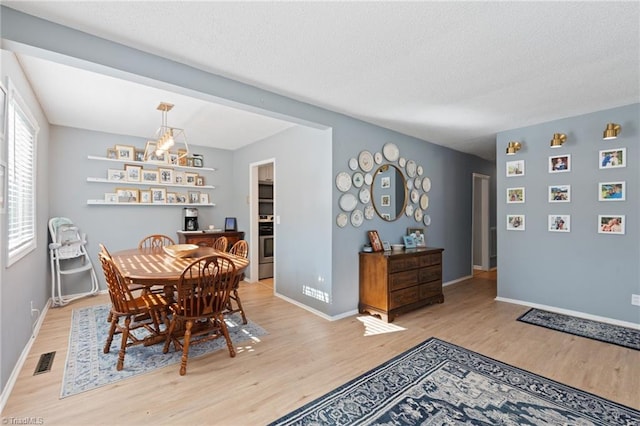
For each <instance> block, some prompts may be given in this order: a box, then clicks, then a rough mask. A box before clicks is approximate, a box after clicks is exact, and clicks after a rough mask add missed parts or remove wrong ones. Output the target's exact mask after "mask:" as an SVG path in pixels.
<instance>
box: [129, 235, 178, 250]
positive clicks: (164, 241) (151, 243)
mask: <svg viewBox="0 0 640 426" xmlns="http://www.w3.org/2000/svg"><path fill="white" fill-rule="evenodd" d="M174 244H175V241H173V239H172V238H171V237H168V236H166V235H162V234H153V235H148V236H146V237H144V238H143V239H142V240H141V241H140V243H138V248H139V249H142V248H156V247H164V246H172V245H174Z"/></svg>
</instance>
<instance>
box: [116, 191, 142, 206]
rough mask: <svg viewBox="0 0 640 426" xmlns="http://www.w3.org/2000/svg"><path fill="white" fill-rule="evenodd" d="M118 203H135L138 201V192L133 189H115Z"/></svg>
mask: <svg viewBox="0 0 640 426" xmlns="http://www.w3.org/2000/svg"><path fill="white" fill-rule="evenodd" d="M116 197H117V198H118V203H137V202H138V200H139V199H140V192H139V191H138V190H137V189H134V188H116Z"/></svg>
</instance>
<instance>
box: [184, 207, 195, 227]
mask: <svg viewBox="0 0 640 426" xmlns="http://www.w3.org/2000/svg"><path fill="white" fill-rule="evenodd" d="M182 230H183V231H197V230H198V209H196V208H193V207H185V208H184V228H183V229H182Z"/></svg>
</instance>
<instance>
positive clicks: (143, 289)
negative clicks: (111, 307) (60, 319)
mask: <svg viewBox="0 0 640 426" xmlns="http://www.w3.org/2000/svg"><path fill="white" fill-rule="evenodd" d="M98 246H99V247H100V251H99V252H98V256H104V257H106V258H107V259H109V260H113V258H112V257H111V253H109V250H107V248H106V247H105V246H104V244H102V243H99V244H98ZM127 286H128V287H129V291H130V292H132V293H133V292H137V291H140V292H143V293H146V292H147V291H148V290H147V288H146V287H145V286H143V285H140V284H135V283H131V282H129V283H127ZM111 319H112V315H111V311H109V315H108V316H107V322H108V323H111Z"/></svg>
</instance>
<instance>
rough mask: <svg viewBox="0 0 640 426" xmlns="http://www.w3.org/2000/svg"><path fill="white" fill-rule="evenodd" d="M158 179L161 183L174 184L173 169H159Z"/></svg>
mask: <svg viewBox="0 0 640 426" xmlns="http://www.w3.org/2000/svg"><path fill="white" fill-rule="evenodd" d="M158 179H159V181H160V183H165V184H173V183H174V180H173V169H165V168H162V167H160V168H158Z"/></svg>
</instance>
